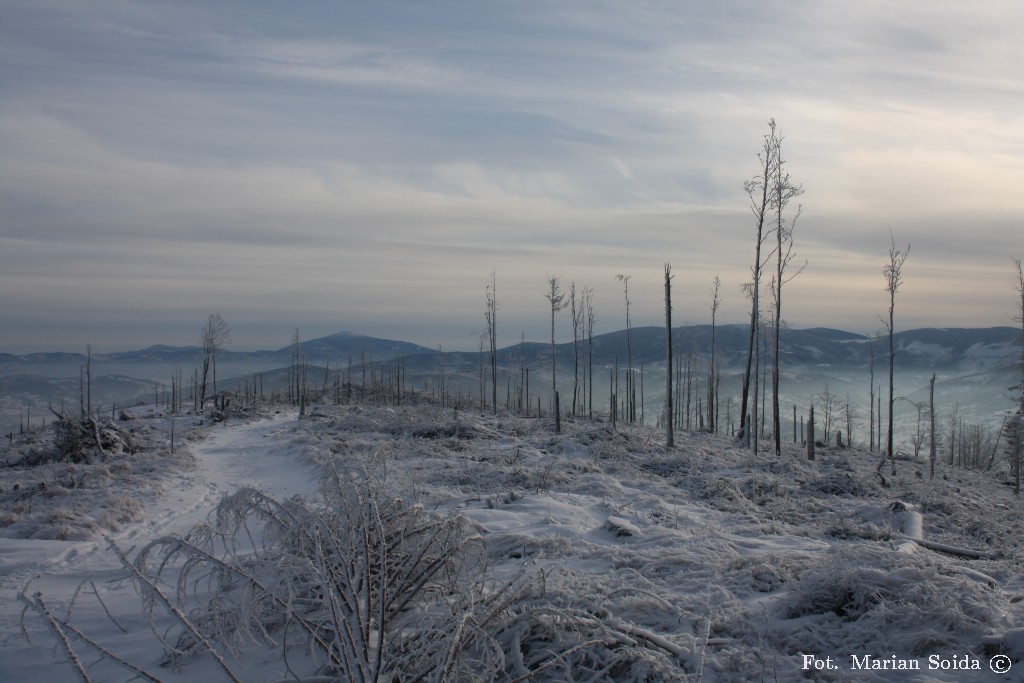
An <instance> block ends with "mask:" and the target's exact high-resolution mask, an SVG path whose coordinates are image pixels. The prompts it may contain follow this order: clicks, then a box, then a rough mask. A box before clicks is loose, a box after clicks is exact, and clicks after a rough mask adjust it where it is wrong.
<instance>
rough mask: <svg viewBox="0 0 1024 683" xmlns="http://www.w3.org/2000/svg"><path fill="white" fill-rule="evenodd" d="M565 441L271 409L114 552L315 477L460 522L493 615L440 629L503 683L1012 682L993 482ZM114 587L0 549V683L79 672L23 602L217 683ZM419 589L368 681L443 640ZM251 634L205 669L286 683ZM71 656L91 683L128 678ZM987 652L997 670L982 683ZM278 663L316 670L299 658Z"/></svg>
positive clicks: (97, 567)
mask: <svg viewBox="0 0 1024 683" xmlns="http://www.w3.org/2000/svg"><path fill="white" fill-rule="evenodd" d="M563 427H564V429H563V433H561V434H555V433H554V432H553V429H552V428H553V425H552V423H551V421H550V420H537V419H528V418H521V417H517V416H513V415H508V414H498V415H490V414H480V413H477V412H454V411H452V410H451V409H440V408H437V407H434V406H428V405H420V406H402V407H370V406H315V407H313V408H311V409H310V411H309V413H308V415H307V416H305V417H304V418H302V419H298V417H297V415H296V413H295V412H294V411H284V412H280V413H276V414H273V413H272V414H270V415H269V416H268V417H265V418H263V419H260V420H256V421H248V422H244V421H237V422H232V421H228V422H227V423H224V424H218V425H212V426H207V427H204V428H203V432H202V434H196V435H195V438H196V439H197V440H196V441H195V442H193V443H192V445H191V446H190V449H191V452H192V454H193V455H194V457H195V468H194V469H188V468H181V469H176V470H174V472H175V473H173V474H170V475H167V477H166V478H165V479H164V480H163V481H162V483H161V485H160V486H159V487H154V488H153V489H152V492H151V494H150V495H149V499H148V500H147V501H146V503H145V505H144V506H143V508H142V510H141V512H140V513H139V514H138V515H137V517H138V518H137V519H135V520H129V521H125V522H122V523H121V524H120V525H119V528H118V529H117V530H116V531H114V532H113V533H111V534H110V535H111V537H112V538H113V540H114V542H115V543H116V544H117V546H118V547H119V548H121V549H122V550H123V551H124V552H125V553H126V554H127V555H128V556H129V557H134V554H135V553H136V552H137V551H138V550H139V549H140V548H141V547H142V546H143V545H144V544H145V543H146V542H148V541H149V540H151V539H153V538H156V537H160V536H165V535H168V534H184V533H186V532H187V531H188V530H189V529H190V528H191V527H192V526H193V525H195V524H197V523H200V522H202V521H204V520H206V519H207V516H208V515H209V513H210V512H211V510H213V508H214V507H215V505H216V504H217V502H218V501H219V500H220V499H221V497H222V496H223V495H224V494H227V493H231V492H232V491H234V490H236V489H237V488H239V487H243V486H249V487H255V488H258V489H260V490H262V491H264V492H265V493H267V494H269V495H270V496H272V497H274V498H275V499H277V500H280V501H283V500H284V499H286V498H289V497H291V496H295V495H299V496H303V497H304V498H305V500H306V501H307V504H308V505H309V506H313V507H315V506H317V505H320V506H329V504H330V501H329V500H327V499H325V498H323V497H322V496H321V495H320V494H317V493H316V492H317V484H318V480H319V479H320V476H321V472H322V468H323V467H324V466H331V467H333V468H334V470H333V471H335V472H339V471H340V472H343V473H345V476H349V475H351V473H359V472H363V473H366V476H367V477H368V478H369V479H371V480H372V481H373V482H374V487H375V490H376V491H377V493H378V494H379V495H380V500H381V501H385V502H386V501H392V500H399V501H400V502H401V505H402V506H404V507H403V508H402V509H415V510H420V511H422V514H430V515H438V516H440V517H441V518H445V519H451V520H455V522H453V524H457V525H458V526H459V528H460V529H462V530H463V532H464V534H465V538H466V539H469V540H468V541H467V542H466V543H464V544H463V545H462V546H459V547H460V548H466V547H472V548H476V549H477V550H475V551H472V552H482V553H483V555H482V559H480V561H474V562H470V561H469V560H465V561H461V562H460V561H457V558H455V559H453V562H454V564H453V566H456V565H458V566H461V567H464V566H467V565H470V564H472V565H473V567H472V572H475V573H474V574H473V576H474V577H475V578H473V579H472V586H473V587H474V589H473V590H474V591H475V592H474V593H473V594H472V595H473V601H476V602H477V603H479V604H493V603H489V602H487V601H488V600H492V599H494V596H495V595H498V594H499V592H500V591H501V590H502V587H505V588H506V589H507V592H506V593H504V594H501V595H505V596H507V598H508V600H507V601H506V602H505V603H502V608H501V609H500V610H499V609H497V608H496V609H495V612H494V614H498V612H501V616H500V617H495V618H494V619H493V620H492V621H490V622H488V623H481V622H483V620H482V619H480V618H479V614H480V612H479V608H478V606H477V605H473V606H469V607H466V606H464V605H463V606H462V607H459V609H463V610H464V611H463V612H462V614H463V615H464V618H463V621H462V622H461V623H462V624H463V625H465V624H471V625H473V627H474V628H476V629H477V630H478V631H479V633H481V634H483V633H486V634H487V639H483V638H482V637H481V640H480V642H484V641H486V642H487V643H491V644H493V645H495V646H500V647H501V648H502V649H503V652H502V656H503V657H504V660H503V661H504V663H503V664H502V665H501V666H502V667H503V671H505V672H506V674H507V679H515V678H516V677H517V676H520V675H524V673H529V672H531V671H538V673H537V675H536V676H535V678H534V679H535V680H577V681H583V680H622V681H634V680H636V681H640V680H651V681H655V680H688V681H762V680H765V681H776V680H777V681H790V680H801V679H808V680H817V681H998V680H1007V681H1009V680H1022V678H1020V674H1021V671H1024V630H1022V627H1024V578H1022V576H1021V568H1022V561H1024V549H1022V548H1021V539H1022V538H1024V523H1022V522H1021V521H1020V519H1019V517H1020V515H1019V508H1020V501H1019V500H1018V499H1016V498H1015V497H1014V496H1013V494H1012V490H1011V489H1010V488H1008V487H1007V486H1006V485H1005V483H1004V482H1001V481H1000V480H999V477H998V476H997V475H995V474H993V473H991V472H970V471H963V470H951V469H948V468H945V467H942V466H940V467H939V471H938V473H937V476H936V478H935V479H934V480H930V479H929V476H928V470H927V466H926V464H925V463H923V462H914V461H911V460H897V462H896V469H897V473H896V474H895V475H893V474H891V470H890V465H889V464H886V465H885V466H884V467H883V468H882V469H881V476H879V474H878V470H877V465H878V455H877V454H873V453H865V452H861V451H840V450H833V449H821V448H819V452H818V459H817V460H816V461H814V462H808V461H807V460H806V459H805V456H804V451H803V450H802V449H800V448H799V447H797V446H795V445H787V446H786V450H785V452H784V454H783V457H782V458H776V457H775V456H774V455H771V454H769V453H759V454H758V455H757V457H756V458H755V457H753V456H752V455H751V454H750V452H749V451H746V450H742V449H739V448H737V447H736V446H735V444H734V443H733V442H732V441H731V440H729V439H727V438H726V437H720V436H716V435H708V434H686V433H680V434H677V444H676V447H675V448H673V449H668V448H666V447H665V446H664V445H663V444H664V440H663V435H662V434H661V433H660V432H658V431H654V430H652V429H649V428H639V427H638V428H631V427H627V426H622V425H620V426H619V427H618V428H617V429H615V430H613V429H611V428H610V425H607V424H605V423H602V422H593V421H588V420H572V419H566V420H564V421H563ZM200 436H203V438H202V439H201V440H200ZM764 445H767V444H764ZM7 486H8V484H5V487H7ZM69 495H73V494H72V493H69ZM385 502H382V503H381V505H382V509H383V506H384V505H385ZM388 504H390V503H388ZM250 531H252V532H253V533H254V534H256V540H255V545H256V546H260V545H261V543H262V541H261V540H260V536H259V534H260V532H259V530H255V531H253V530H252V529H250ZM99 533H102V531H97V532H96V535H98V534H99ZM474 538H478V539H479V540H480V541H482V543H475V542H474V541H473V539H474ZM919 541H921V542H924V543H928V542H931V543H932V545H931V547H926V546H925V545H922V544H921V543H920V542H919ZM938 544H942V545H938ZM481 549H482V550H481ZM943 549H945V550H943ZM947 551H953V552H947ZM966 551H973V553H974V555H976V556H964V552H966ZM467 552H468V551H467ZM958 553H959V554H958ZM396 557H397V555H396ZM474 557H476V556H474ZM478 559H479V558H478ZM451 571H454V569H453V570H451ZM127 575H128V573H127V571H126V570H125V569H123V568H122V566H121V563H120V562H119V561H118V560H117V558H116V557H115V555H114V553H113V552H112V551H111V550H110V548H109V546H108V544H107V542H105V541H104V540H102V539H100V538H95V537H94V538H91V539H89V540H76V541H70V540H65V541H58V540H27V539H13V538H4V539H0V591H2V592H0V595H2V603H0V604H2V605H3V606H2V609H0V629H2V630H0V634H2V635H0V680H3V681H34V680H75V676H76V675H75V672H74V670H73V669H72V667H71V665H70V664H69V663H68V658H67V657H66V656H65V654H64V653H63V651H62V650H61V649H60V647H58V646H57V640H56V639H55V638H54V636H53V634H52V633H51V632H50V631H49V630H48V629H47V626H46V623H45V621H44V620H43V619H42V617H41V616H40V615H39V614H38V613H37V612H36V611H33V610H30V611H28V612H27V613H26V615H25V617H24V625H25V630H26V631H27V635H28V636H30V641H29V640H26V637H25V634H23V633H22V625H21V624H22V614H21V613H22V608H23V607H24V603H23V602H19V601H18V600H17V594H18V592H19V591H21V590H22V589H23V588H24V587H25V586H26V584H27V585H28V588H27V594H28V595H29V596H32V595H33V594H35V593H36V592H42V600H43V601H44V604H45V605H46V606H47V607H49V609H50V610H51V611H52V613H53V614H54V615H56V617H58V618H59V619H61V620H63V621H65V622H67V623H70V624H72V625H74V626H77V627H78V628H80V629H82V631H84V632H86V633H88V634H91V635H92V636H93V637H95V638H96V639H97V640H98V641H100V642H101V643H103V644H104V645H106V646H108V647H109V648H110V649H111V650H112V651H113V652H115V653H117V654H118V655H120V656H122V657H124V658H125V659H127V660H129V661H131V662H133V663H134V664H136V665H139V666H141V667H144V668H145V669H146V670H147V671H148V672H150V673H151V674H152V675H153V676H155V677H157V678H159V679H160V680H168V681H201V682H202V681H214V680H228V678H227V674H225V673H224V671H223V670H221V669H220V668H219V667H218V666H216V665H215V663H214V661H213V658H212V657H210V656H209V655H206V654H197V655H195V656H194V657H192V658H189V659H184V660H181V661H179V662H177V664H176V666H175V667H161V666H160V662H161V660H162V659H163V658H164V653H163V649H162V648H161V646H160V645H159V643H158V641H157V639H156V637H155V636H154V633H153V631H154V630H155V631H157V632H159V633H161V634H162V633H163V632H164V631H165V630H166V629H171V628H173V627H176V626H177V625H179V624H178V623H177V622H176V621H175V620H173V619H168V618H167V617H166V615H164V613H163V612H161V611H160V610H157V617H155V618H156V619H157V622H156V625H155V627H154V628H151V627H150V623H149V622H150V618H149V616H147V614H145V613H144V612H143V610H142V602H141V600H140V599H139V597H138V595H137V592H136V590H135V587H134V584H133V582H132V581H131V580H130V579H128V578H127ZM165 578H166V576H165ZM467 581H468V580H467ZM79 589H80V590H79ZM167 589H168V592H173V586H167ZM76 590H77V591H78V595H77V598H75V599H74V600H72V598H73V596H75V593H76ZM97 594H98V595H99V596H100V597H101V598H102V603H101V601H100V600H98V599H97ZM420 597H422V599H423V604H422V605H421V606H420V607H418V608H412V607H410V608H407V610H406V611H409V612H411V613H412V614H413V616H414V617H415V618H416V619H419V620H420V621H419V622H417V621H416V620H415V619H414V620H412V621H408V620H407V621H402V622H400V624H401V628H400V629H396V633H394V634H393V637H392V636H389V638H392V639H391V640H387V641H386V642H388V643H389V644H390V645H392V646H393V647H394V650H393V651H388V652H385V653H384V657H383V659H384V661H385V664H386V663H387V662H388V661H390V659H389V658H392V657H393V658H394V660H395V661H398V659H399V658H400V657H399V655H401V656H403V657H406V660H405V661H406V662H408V661H414V660H410V659H409V658H410V657H412V656H413V655H414V654H415V653H416V652H420V651H422V652H427V651H430V648H429V647H428V646H423V645H421V644H417V642H416V640H415V637H414V635H415V634H414V633H412V631H414V630H415V624H417V623H420V624H422V625H423V628H424V629H427V628H428V624H429V628H430V629H432V630H430V631H429V633H450V632H455V631H444V629H443V628H442V627H439V626H437V623H438V622H437V618H439V617H438V609H439V607H438V606H439V605H446V606H447V607H450V608H451V609H452V610H455V609H456V606H457V605H456V603H458V600H456V599H455V598H453V597H451V596H448V597H444V596H439V595H438V594H436V592H435V593H430V592H428V591H424V592H423V594H422V596H420ZM503 599H504V598H503ZM72 602H74V609H73V610H71V612H70V616H69V605H71V603H72ZM37 604H38V603H37ZM459 604H460V605H461V603H459ZM190 605H191V606H192V607H195V604H194V603H190ZM104 606H105V607H106V608H107V609H109V610H110V612H111V613H112V614H113V616H114V617H115V618H116V622H117V624H120V626H122V627H124V629H125V631H126V632H122V631H121V630H120V629H119V628H118V626H117V625H115V624H114V623H113V621H112V620H111V619H110V618H108V616H107V615H106V614H105V610H104ZM417 610H419V611H417ZM474 610H477V611H474ZM441 611H443V610H441ZM467 628H468V627H467ZM399 631H400V632H399ZM458 633H463V631H458ZM271 635H272V634H271ZM265 641H266V639H262V638H260V637H258V635H257V636H254V638H252V639H249V640H246V641H245V642H244V643H241V644H236V645H237V646H236V648H235V650H234V653H232V652H229V651H228V650H229V649H230V648H225V650H224V653H223V654H224V656H225V665H226V667H227V668H229V669H230V670H231V671H233V672H234V673H235V675H236V676H237V678H238V679H239V680H242V681H277V680H294V678H291V679H289V673H288V671H287V669H286V667H285V665H284V664H283V663H282V661H281V658H280V656H279V654H278V653H279V651H280V647H273V646H270V645H265V644H264V643H265ZM72 645H73V646H75V648H76V650H77V651H79V652H81V661H82V664H83V666H84V668H85V670H86V672H87V673H88V675H89V676H90V678H91V679H92V680H96V681H99V680H108V681H110V680H131V679H132V678H133V674H131V673H129V672H128V671H127V670H125V669H124V668H120V667H116V666H114V665H112V664H110V663H109V661H101V660H104V658H103V657H101V656H100V655H98V654H96V652H95V651H94V650H90V649H89V648H86V647H84V646H82V645H81V644H80V643H78V642H75V641H74V640H73V642H72ZM400 646H401V647H400ZM513 646H514V647H513ZM415 648H420V650H416V649H415ZM443 651H447V650H443ZM410 653H412V654H410ZM477 655H478V656H479V653H477ZM1003 655H1005V656H1007V657H1008V659H1006V660H1005V662H1006V663H1009V664H1010V665H1011V666H1012V668H1011V670H1010V672H1009V673H1007V674H1003V675H999V674H996V673H993V671H992V669H991V668H990V665H991V664H992V663H993V662H994V664H995V666H996V667H997V668H998V667H999V666H1000V665H1001V664H1003V663H1004V660H1001V659H999V658H998V656H1003ZM467 657H468V655H467ZM993 657H996V659H995V660H993ZM426 661H427V660H426V659H424V662H426ZM291 665H292V666H293V667H295V669H296V672H297V673H298V674H299V675H301V676H312V675H313V673H314V671H313V670H312V669H307V670H303V669H302V668H301V667H302V666H311V664H310V661H309V660H308V659H305V658H302V657H301V656H299V655H298V654H296V655H295V659H294V661H292V662H291ZM872 665H874V666H875V667H879V666H890V667H892V666H899V665H902V666H904V667H914V666H917V667H920V668H919V669H916V670H915V669H911V670H897V671H893V670H887V669H878V668H874V669H872V668H867V667H870V666H872ZM396 666H397V664H396ZM975 666H977V667H979V668H977V669H975V668H972V667H975ZM965 667H971V668H965ZM454 670H456V671H458V670H460V669H458V668H457V667H456V668H455V669H454ZM488 670H490V669H480V670H479V671H488ZM467 671H469V672H471V671H472V669H470V668H467V669H465V670H463V678H467V677H468V676H469V673H467ZM478 679H480V680H487V678H486V677H485V676H484V674H481V673H479V672H478ZM317 680H321V679H317ZM453 680H454V678H453Z"/></svg>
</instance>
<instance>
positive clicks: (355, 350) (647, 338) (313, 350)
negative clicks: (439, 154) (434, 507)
mask: <svg viewBox="0 0 1024 683" xmlns="http://www.w3.org/2000/svg"><path fill="white" fill-rule="evenodd" d="M672 334H673V341H674V345H675V346H676V348H677V349H680V350H681V351H682V352H683V353H684V354H686V353H689V352H690V351H691V350H692V351H694V352H696V353H701V354H707V353H708V351H709V350H710V348H711V326H710V325H694V326H686V327H677V328H675V329H674V330H673V333H672ZM1020 334H1021V333H1020V330H1018V329H1016V328H1012V327H989V328H975V329H965V328H923V329H917V330H907V331H903V332H897V333H896V335H894V342H895V346H896V349H897V355H898V364H899V365H900V366H901V367H906V368H910V367H913V368H933V367H934V368H951V369H957V370H959V371H962V372H976V371H979V370H982V369H988V368H993V367H999V366H1006V367H1010V366H1012V365H1014V364H1015V363H1016V362H1017V360H1018V358H1019V356H1020V346H1019V343H1020ZM780 336H781V355H782V358H783V359H784V362H785V363H789V364H794V365H829V366H854V367H855V366H861V367H863V366H866V365H867V364H868V363H869V362H870V357H871V354H872V352H873V353H874V355H875V359H876V362H877V363H884V362H885V361H884V359H885V357H886V355H887V353H888V346H887V344H888V339H887V338H885V337H881V338H876V339H872V338H870V337H867V336H864V335H861V334H855V333H852V332H844V331H842V330H833V329H827V328H811V329H803V330H797V329H783V330H782V331H781V335H780ZM748 339H749V328H748V327H747V326H746V325H719V326H718V327H717V328H716V329H715V344H716V347H717V349H718V353H719V354H720V358H721V359H722V362H723V364H724V365H726V366H735V365H738V364H740V363H741V362H743V361H744V359H745V358H746V353H747V344H748ZM664 340H665V331H664V329H663V328H660V327H637V328H634V329H633V330H631V334H630V340H629V342H630V344H629V345H631V346H632V358H633V363H634V365H641V364H649V363H657V362H660V361H663V360H664V358H665V351H664V343H665V341H664ZM593 344H594V348H593V353H594V362H595V363H598V364H602V365H604V364H609V363H614V362H615V361H616V360H618V361H619V362H620V363H625V362H626V359H627V335H626V331H625V330H618V331H616V332H608V333H605V334H601V335H597V336H595V337H594V339H593ZM585 349H586V342H585V341H584V342H582V343H581V345H580V353H585ZM299 350H300V352H301V354H302V357H303V359H304V360H305V361H306V362H307V363H314V364H320V365H323V364H327V363H329V364H330V365H331V366H332V367H337V366H339V365H342V364H347V363H348V360H349V357H350V355H351V357H352V361H353V363H354V364H357V365H358V364H359V363H360V361H361V359H365V360H366V361H367V362H389V363H390V362H393V361H394V360H395V358H397V357H398V356H401V357H402V358H403V362H405V363H408V364H410V365H412V366H416V365H423V364H428V363H436V359H437V355H438V354H439V353H441V352H440V351H438V350H437V349H429V348H427V347H424V346H420V345H418V344H413V343H411V342H405V341H396V340H392V339H378V338H375V337H368V336H365V335H360V334H353V333H351V332H339V333H337V334H332V335H329V336H326V337H320V338H317V339H310V340H307V341H303V342H300V344H299ZM555 351H556V353H557V356H558V360H559V362H563V361H564V359H571V358H572V343H571V342H562V343H559V344H556V346H555ZM292 353H293V348H292V346H291V345H288V346H284V347H282V348H279V349H276V350H267V351H231V350H224V351H221V352H219V353H218V356H217V363H218V366H219V368H221V370H222V371H227V370H229V368H228V367H226V366H230V365H232V364H244V365H253V364H258V365H260V366H265V367H275V366H277V367H283V366H287V365H288V364H289V363H290V362H291V358H292ZM550 353H551V345H550V344H545V343H538V342H526V343H524V344H514V345H512V346H507V347H504V348H502V349H499V351H498V356H499V358H500V359H501V362H502V364H503V365H508V364H509V363H510V361H511V360H514V361H515V363H518V362H519V358H520V355H522V356H523V357H524V358H525V362H526V363H527V364H528V365H536V364H539V363H540V362H542V361H544V360H547V359H550ZM199 354H200V349H199V347H196V346H166V345H159V344H158V345H154V346H150V347H147V348H145V349H141V350H138V351H122V352H116V353H104V354H93V356H92V360H93V362H94V363H118V364H135V363H171V364H180V365H181V366H182V367H183V368H188V367H191V366H192V365H194V364H195V363H196V362H197V360H198V358H199ZM444 355H445V358H446V362H448V359H450V361H451V363H453V364H454V365H455V366H458V365H460V364H464V363H471V364H473V365H475V364H476V363H477V362H478V360H479V354H478V352H477V351H446V352H444ZM84 363H85V354H81V353H30V354H25V355H13V354H0V366H4V365H6V366H8V367H9V368H11V369H12V370H13V371H14V372H31V368H32V366H37V365H41V364H84Z"/></svg>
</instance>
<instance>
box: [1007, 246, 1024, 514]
mask: <svg viewBox="0 0 1024 683" xmlns="http://www.w3.org/2000/svg"><path fill="white" fill-rule="evenodd" d="M1013 265H1014V266H1015V267H1016V270H1017V272H1016V273H1015V276H1016V279H1015V282H1014V283H1013V286H1014V289H1015V290H1016V291H1015V292H1014V293H1015V294H1016V295H1017V297H1018V300H1017V302H1016V303H1017V305H1018V306H1019V308H1018V309H1017V310H1018V313H1017V314H1016V315H1014V316H1013V319H1014V320H1015V321H1016V322H1018V323H1020V326H1021V335H1020V372H1021V378H1020V383H1018V384H1017V386H1016V387H1011V388H1012V389H1016V390H1017V397H1018V398H1017V411H1016V413H1015V414H1014V415H1012V416H1010V417H1009V418H1008V419H1007V420H1006V427H1004V429H1006V431H1007V434H1006V437H1007V438H1006V443H1007V449H1008V450H1009V452H1010V453H1009V454H1010V462H1011V464H1012V467H1013V492H1014V493H1015V494H1017V495H1018V496H1019V495H1020V471H1021V451H1022V449H1024V269H1022V268H1021V260H1020V259H1013Z"/></svg>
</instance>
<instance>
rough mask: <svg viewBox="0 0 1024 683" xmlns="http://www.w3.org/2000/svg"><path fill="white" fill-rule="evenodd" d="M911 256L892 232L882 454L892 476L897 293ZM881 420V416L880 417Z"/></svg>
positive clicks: (887, 275)
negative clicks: (886, 407)
mask: <svg viewBox="0 0 1024 683" xmlns="http://www.w3.org/2000/svg"><path fill="white" fill-rule="evenodd" d="M909 255H910V245H909V244H907V246H906V248H904V249H897V248H896V238H895V237H893V235H892V231H890V232H889V262H888V263H886V264H885V267H884V268H882V276H883V277H885V291H887V292H888V293H889V317H888V319H883V320H882V323H883V324H884V325H885V329H886V331H887V332H888V333H889V425H888V427H887V430H886V442H885V443H886V451H885V453H883V454H882V457H883V462H884V458H885V456H886V454H888V456H889V462H890V464H891V465H892V474H896V456H895V454H894V453H893V449H892V438H893V435H892V419H893V405H894V404H895V402H896V397H895V385H894V381H893V378H894V372H893V369H894V367H895V359H896V349H895V347H894V346H893V329H894V327H895V314H896V292H897V291H898V290H899V288H900V286H901V285H902V284H903V264H904V263H906V261H907V256H909ZM879 419H881V416H879Z"/></svg>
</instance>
